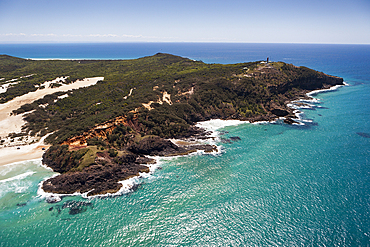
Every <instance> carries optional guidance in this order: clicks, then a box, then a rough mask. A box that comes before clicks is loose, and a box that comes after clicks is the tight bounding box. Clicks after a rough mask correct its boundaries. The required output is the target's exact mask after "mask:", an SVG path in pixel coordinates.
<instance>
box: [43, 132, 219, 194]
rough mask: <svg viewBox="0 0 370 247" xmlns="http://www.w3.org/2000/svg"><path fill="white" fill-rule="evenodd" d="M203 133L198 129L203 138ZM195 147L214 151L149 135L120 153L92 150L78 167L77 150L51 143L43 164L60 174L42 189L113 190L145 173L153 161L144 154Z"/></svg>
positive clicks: (172, 152) (169, 153) (188, 150)
mask: <svg viewBox="0 0 370 247" xmlns="http://www.w3.org/2000/svg"><path fill="white" fill-rule="evenodd" d="M206 133H207V132H205V131H203V132H202V136H203V137H204V138H206V137H205V134H206ZM198 134H199V131H198ZM199 150H201V151H204V152H205V153H212V152H217V147H216V146H214V145H208V144H190V143H185V144H183V145H176V144H174V143H173V142H171V141H170V140H165V139H163V138H160V137H157V136H150V137H147V138H144V139H143V140H141V141H140V142H137V143H135V144H133V145H131V146H130V147H128V148H127V150H126V151H125V152H124V153H122V154H121V155H120V156H118V155H114V153H113V155H112V152H109V151H101V152H96V157H95V158H94V161H93V162H92V163H91V164H89V165H88V166H86V167H83V168H82V169H78V167H79V166H80V163H81V161H80V159H78V158H79V154H78V152H79V151H69V150H68V146H67V145H64V146H54V147H52V148H50V149H49V150H48V151H47V152H46V153H45V154H44V155H43V163H44V164H45V165H47V166H49V167H51V168H52V169H53V170H54V171H56V172H60V173H61V174H60V175H58V176H56V177H53V178H49V179H48V180H46V181H44V182H43V184H42V189H43V190H44V191H45V192H48V193H55V194H73V193H76V192H78V193H81V194H83V193H86V192H87V196H93V195H101V194H107V193H115V192H117V191H119V190H120V188H121V187H122V184H120V183H119V181H122V180H126V179H129V178H131V177H135V176H140V173H143V172H146V173H147V172H149V168H148V166H146V165H147V164H152V163H155V160H154V159H151V158H148V157H146V156H166V157H168V156H178V155H187V154H190V153H193V152H197V151H199ZM80 151H81V150H80ZM80 155H81V153H80ZM66 157H67V158H66ZM75 158H77V159H75Z"/></svg>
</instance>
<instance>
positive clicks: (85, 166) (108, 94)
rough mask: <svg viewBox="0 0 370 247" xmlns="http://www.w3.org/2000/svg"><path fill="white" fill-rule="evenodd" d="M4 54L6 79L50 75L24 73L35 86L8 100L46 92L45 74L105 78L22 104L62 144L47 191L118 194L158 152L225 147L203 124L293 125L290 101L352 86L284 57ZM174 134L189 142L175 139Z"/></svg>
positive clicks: (53, 156) (50, 161)
mask: <svg viewBox="0 0 370 247" xmlns="http://www.w3.org/2000/svg"><path fill="white" fill-rule="evenodd" d="M4 61H5V63H6V64H7V66H8V67H9V66H10V67H12V66H13V65H9V64H12V63H14V64H16V65H14V66H13V67H14V70H10V69H9V70H7V71H5V70H4V77H6V76H8V77H9V78H15V77H16V75H17V74H16V72H17V73H18V72H19V74H34V75H38V76H40V78H39V79H37V78H32V77H30V78H26V79H23V80H24V81H22V82H21V83H23V84H24V85H26V86H27V87H25V86H24V85H23V86H22V85H20V86H19V87H18V88H17V87H15V89H14V88H13V89H12V91H9V90H8V91H7V92H5V93H3V94H0V100H2V101H6V100H7V99H12V98H13V97H15V96H16V95H20V94H22V93H27V91H25V92H24V90H29V91H34V90H36V89H35V88H38V87H39V86H40V85H42V81H41V79H42V78H44V77H43V75H44V74H48V75H49V76H55V77H54V78H57V77H60V76H62V75H66V74H69V75H70V77H69V78H71V80H72V79H74V80H75V79H78V78H87V77H92V76H101V77H104V81H100V82H98V83H97V84H96V85H94V86H91V87H88V88H83V89H78V90H73V91H69V92H67V93H64V95H63V97H60V96H61V95H60V94H59V95H51V96H45V97H44V98H43V99H40V100H37V101H35V102H33V103H29V104H27V105H24V106H21V107H20V108H19V109H17V110H14V111H13V114H14V116H16V115H17V114H24V120H25V121H26V125H24V126H23V127H22V133H23V134H24V135H34V136H35V135H37V136H45V135H47V134H49V136H48V137H47V138H46V142H47V143H49V144H52V146H51V147H50V148H49V149H48V150H47V151H46V152H45V154H44V155H43V163H44V164H45V165H47V166H49V167H51V168H52V169H53V170H54V171H55V172H58V173H60V175H58V176H55V177H53V178H50V179H47V180H46V181H44V182H43V184H42V189H43V190H44V191H45V192H50V193H56V194H73V193H75V192H79V193H87V195H88V196H91V195H101V194H106V193H115V192H117V191H118V190H119V189H120V188H121V187H122V184H121V183H119V181H122V180H125V179H128V178H131V177H134V176H140V173H145V172H149V168H148V166H147V164H150V163H152V162H154V160H153V159H151V158H148V156H175V155H186V154H189V153H192V152H197V151H198V150H202V151H203V152H205V153H212V152H217V147H216V146H213V145H208V144H200V143H197V142H194V140H199V139H207V138H210V135H209V133H207V132H206V131H205V130H203V129H200V128H197V127H195V124H196V123H197V122H199V121H206V120H211V119H224V120H227V119H234V120H235V119H238V120H243V121H249V122H257V121H272V120H275V119H277V118H284V122H285V123H286V124H293V123H295V120H294V119H295V118H296V116H295V113H294V109H292V108H290V107H289V106H288V104H289V103H290V102H292V101H295V100H299V99H309V96H307V93H308V92H311V91H313V90H320V89H328V88H330V87H332V86H336V85H344V84H343V79H342V78H339V77H335V76H330V75H327V74H324V73H322V72H318V71H314V70H311V69H309V68H306V67H297V66H294V65H292V64H286V63H283V62H270V63H265V62H260V61H259V62H250V63H241V64H230V65H220V64H205V63H203V62H201V61H193V60H190V59H186V58H181V57H177V56H173V55H169V54H160V53H159V54H156V55H154V56H151V57H145V58H141V59H135V60H117V61H88V60H84V61H30V60H21V59H15V58H11V57H0V65H1V63H2V62H4ZM47 65H48V66H47ZM50 65H52V66H50ZM8 67H6V68H8ZM13 67H12V68H13ZM49 67H52V68H58V70H55V69H54V70H52V71H49V70H48V69H49ZM0 69H1V66H0ZM58 71H59V72H58ZM7 73H8V74H9V75H7ZM58 73H59V74H58ZM34 77H35V76H34ZM21 83H20V84H21ZM27 83H28V84H27ZM16 86H17V85H16ZM34 87H35V88H34ZM27 88H28V89H27ZM22 90H23V91H22ZM20 91H22V92H20ZM170 139H177V140H182V141H179V142H176V144H175V143H174V142H172V141H170ZM224 141H225V142H230V141H238V138H237V137H233V139H232V140H231V138H230V139H228V140H224Z"/></svg>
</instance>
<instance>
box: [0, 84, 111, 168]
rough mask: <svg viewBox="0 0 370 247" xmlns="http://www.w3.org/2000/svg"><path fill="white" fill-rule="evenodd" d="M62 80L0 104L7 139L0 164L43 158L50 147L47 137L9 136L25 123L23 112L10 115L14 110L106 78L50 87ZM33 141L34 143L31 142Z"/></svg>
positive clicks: (0, 124) (2, 132) (1, 135)
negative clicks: (47, 96)
mask: <svg viewBox="0 0 370 247" xmlns="http://www.w3.org/2000/svg"><path fill="white" fill-rule="evenodd" d="M60 80H63V78H62V77H61V78H56V79H55V80H53V81H49V82H45V83H43V84H42V85H44V86H45V88H44V89H38V90H37V91H35V92H30V93H28V94H25V95H22V96H19V97H16V98H14V99H12V100H11V101H9V102H7V103H5V104H0V138H1V140H4V141H5V142H4V143H3V145H2V146H1V147H0V157H1V160H0V165H5V164H9V163H14V162H18V161H25V160H31V159H38V158H41V157H42V154H43V153H44V152H45V150H46V149H47V148H48V147H49V146H48V145H45V144H44V139H45V137H44V138H37V137H30V136H28V137H25V138H22V140H19V139H18V140H15V141H14V140H13V141H11V140H10V138H7V136H8V134H9V133H20V132H21V131H22V126H23V125H24V124H25V121H24V120H23V114H19V115H16V116H13V115H10V114H11V113H12V111H13V110H16V109H18V108H19V107H21V106H22V105H24V104H29V103H32V102H33V101H35V100H38V99H41V98H43V97H44V96H45V95H48V94H53V93H56V92H66V91H69V90H72V89H78V88H81V87H89V86H92V85H94V84H96V83H97V82H98V81H101V80H104V77H94V78H86V79H84V80H81V81H76V82H74V83H72V84H63V85H62V86H60V87H58V88H51V87H50V84H51V83H55V82H59V81H60ZM31 142H32V144H30V143H31ZM43 149H44V150H43Z"/></svg>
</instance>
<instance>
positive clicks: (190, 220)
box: [0, 43, 370, 246]
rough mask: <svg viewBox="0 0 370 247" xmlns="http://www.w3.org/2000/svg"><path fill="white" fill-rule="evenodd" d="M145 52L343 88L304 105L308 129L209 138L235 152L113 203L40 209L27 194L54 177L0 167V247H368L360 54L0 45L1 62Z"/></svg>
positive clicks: (157, 178)
mask: <svg viewBox="0 0 370 247" xmlns="http://www.w3.org/2000/svg"><path fill="white" fill-rule="evenodd" d="M68 46H69V47H68ZM92 47H93V48H94V49H93V48H92ZM43 51H44V53H42V52H43ZM45 51H48V52H45ZM77 51H78V52H77ZM114 51H117V52H116V53H114ZM104 52H105V53H104ZM156 52H168V53H174V54H177V55H181V56H185V57H189V58H192V59H196V60H203V61H205V62H211V63H213V62H215V63H230V62H233V63H235V62H244V61H253V60H263V59H266V57H267V56H269V57H270V59H272V60H273V61H285V62H288V63H293V64H295V65H299V66H301V65H303V66H307V67H310V68H313V69H316V70H319V71H323V72H325V73H328V74H333V75H337V76H340V77H343V78H344V80H345V82H346V83H348V84H349V86H345V87H341V88H339V89H337V90H336V91H331V92H325V93H320V94H318V95H315V96H314V97H315V98H318V99H320V103H315V105H316V107H314V108H313V109H310V110H309V109H307V110H303V112H304V115H303V118H304V119H305V120H312V121H311V122H307V123H306V125H305V126H290V125H285V124H281V123H276V124H260V125H254V124H241V125H238V126H230V127H225V128H223V129H219V137H220V138H224V139H227V138H230V137H239V138H240V140H237V138H234V141H232V142H231V143H223V142H221V139H219V140H220V141H219V143H218V145H219V146H221V147H222V152H221V154H219V155H192V156H186V157H179V158H173V159H166V160H162V161H161V163H160V167H162V169H158V170H156V171H155V172H154V174H153V175H152V176H150V177H149V178H145V179H142V180H141V181H140V182H141V184H140V185H139V186H138V188H137V189H136V190H135V191H132V192H131V193H129V194H125V195H123V196H118V197H107V198H94V199H91V200H88V199H84V198H81V197H79V196H74V197H64V198H63V200H62V201H60V202H58V203H55V204H49V203H46V202H45V201H44V200H43V199H41V198H40V197H39V196H38V195H37V189H38V184H39V183H40V182H41V181H42V180H43V179H44V178H47V177H50V176H52V175H53V174H54V173H53V172H52V171H50V170H48V169H46V168H44V167H42V166H41V161H40V160H35V161H27V162H22V163H17V164H9V165H6V166H1V167H0V246H368V245H369V243H370V138H369V137H370V46H369V45H294V44H196V43H192V44H186V43H184V44H183V43H181V44H155V43H154V44H151V43H147V44H144V43H142V44H140V43H139V44H68V45H66V44H55V45H51V44H44V45H41V44H39V45H36V44H32V45H24V44H23V45H21V44H18V45H0V54H4V53H5V54H8V55H15V56H21V57H26V58H104V59H107V58H112V59H117V58H136V57H140V56H144V55H152V54H155V53H156ZM143 53H144V54H143ZM47 54H49V56H48V55H47ZM104 54H105V55H104ZM110 54H111V55H110ZM112 54H115V55H114V56H113V55H112ZM0 77H1V76H0Z"/></svg>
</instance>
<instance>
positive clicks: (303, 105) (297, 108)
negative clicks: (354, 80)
mask: <svg viewBox="0 0 370 247" xmlns="http://www.w3.org/2000/svg"><path fill="white" fill-rule="evenodd" d="M343 83H344V85H335V86H332V87H330V88H327V89H318V90H313V91H311V92H308V93H306V95H307V97H310V98H311V99H298V100H294V101H292V102H290V103H288V104H287V106H288V107H289V108H291V109H294V111H293V113H294V115H295V116H296V118H294V119H293V120H295V121H297V122H298V123H297V124H296V125H305V124H304V122H312V121H311V120H305V119H303V117H302V115H303V114H304V112H303V111H301V109H313V108H320V107H321V106H318V105H314V104H310V103H316V104H320V103H321V101H320V99H318V98H315V97H313V96H314V95H317V94H319V93H323V92H330V91H336V90H337V89H338V88H341V87H344V86H349V84H348V83H346V82H343Z"/></svg>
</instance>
